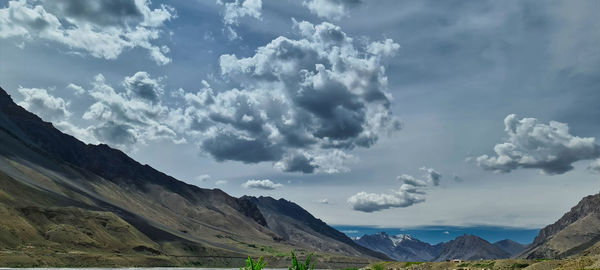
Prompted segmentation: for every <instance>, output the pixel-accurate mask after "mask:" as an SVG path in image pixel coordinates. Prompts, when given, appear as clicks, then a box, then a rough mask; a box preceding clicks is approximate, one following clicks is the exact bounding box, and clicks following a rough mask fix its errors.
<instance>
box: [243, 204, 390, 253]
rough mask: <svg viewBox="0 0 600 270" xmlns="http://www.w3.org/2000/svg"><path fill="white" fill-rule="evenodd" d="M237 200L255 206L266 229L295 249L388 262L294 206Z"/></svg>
mask: <svg viewBox="0 0 600 270" xmlns="http://www.w3.org/2000/svg"><path fill="white" fill-rule="evenodd" d="M240 199H241V200H247V201H249V202H251V203H252V204H255V205H257V206H258V209H259V210H260V212H261V213H262V214H263V216H264V217H265V219H266V222H267V226H268V227H269V228H270V229H271V230H273V231H274V232H275V233H277V234H278V235H279V236H281V237H282V238H283V239H284V240H286V241H289V242H290V243H293V244H294V245H295V246H300V247H304V248H306V249H312V248H313V247H315V246H318V247H319V250H321V251H326V252H333V253H342V254H349V255H354V256H361V255H364V254H368V255H370V256H373V257H376V258H379V259H383V260H389V258H388V257H387V256H386V255H384V254H382V253H379V252H375V251H373V250H371V249H368V248H365V247H363V246H360V245H358V244H356V243H354V241H352V239H350V238H348V236H346V235H345V234H343V233H342V232H340V231H338V230H336V229H334V228H332V227H330V226H329V225H327V224H326V223H325V222H323V221H322V220H320V219H317V218H315V217H314V216H313V215H311V214H310V213H309V212H308V211H306V210H304V209H303V208H302V207H300V206H299V205H297V204H295V203H293V202H290V201H288V200H285V199H279V200H275V199H273V198H271V197H262V196H261V197H258V198H257V197H250V196H244V197H242V198H240Z"/></svg>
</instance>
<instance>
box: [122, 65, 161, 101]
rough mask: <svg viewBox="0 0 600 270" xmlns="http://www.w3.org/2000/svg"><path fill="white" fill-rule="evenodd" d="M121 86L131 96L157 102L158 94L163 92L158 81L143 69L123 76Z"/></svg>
mask: <svg viewBox="0 0 600 270" xmlns="http://www.w3.org/2000/svg"><path fill="white" fill-rule="evenodd" d="M123 86H124V87H125V89H126V90H127V92H128V94H129V95H130V96H131V97H137V98H141V99H146V100H149V101H151V102H153V103H157V102H158V98H159V96H160V95H162V94H163V92H164V91H163V89H162V86H161V85H160V83H159V81H158V80H156V79H153V78H151V77H150V74H148V73H147V72H144V71H139V72H137V73H135V74H134V75H133V76H131V77H125V80H123Z"/></svg>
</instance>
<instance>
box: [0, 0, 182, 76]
mask: <svg viewBox="0 0 600 270" xmlns="http://www.w3.org/2000/svg"><path fill="white" fill-rule="evenodd" d="M149 5H150V2H149V1H147V0H135V1H134V0H124V1H113V0H105V1H79V0H60V1H51V0H42V1H33V0H14V1H9V2H8V6H7V7H6V8H2V9H0V38H10V37H21V38H23V39H24V40H25V41H31V40H35V39H43V40H50V41H53V42H57V43H60V44H62V45H65V46H66V47H68V48H69V49H72V50H75V51H77V52H87V53H88V54H90V55H91V56H93V57H97V58H104V59H116V58H117V57H118V56H119V55H120V54H121V53H122V52H123V51H124V50H126V49H132V48H136V47H140V48H144V49H146V50H147V51H148V52H149V55H150V58H151V59H152V60H154V61H155V62H156V63H157V64H159V65H165V64H168V63H169V62H170V61H171V59H170V58H169V57H167V56H166V55H165V54H166V53H168V51H169V48H168V47H167V46H165V45H163V46H159V45H155V44H154V41H155V40H158V39H160V36H161V33H162V27H163V26H164V23H165V22H166V21H169V20H171V19H172V18H174V17H175V16H176V15H175V10H174V9H173V8H171V7H169V6H166V5H161V6H160V8H157V9H154V10H151V9H150V8H149Z"/></svg>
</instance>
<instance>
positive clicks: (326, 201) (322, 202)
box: [317, 198, 329, 204]
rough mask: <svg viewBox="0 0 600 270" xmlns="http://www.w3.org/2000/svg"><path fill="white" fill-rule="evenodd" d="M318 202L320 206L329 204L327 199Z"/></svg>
mask: <svg viewBox="0 0 600 270" xmlns="http://www.w3.org/2000/svg"><path fill="white" fill-rule="evenodd" d="M317 202H318V203H320V204H329V200H328V199H327V198H325V199H321V200H318V201H317Z"/></svg>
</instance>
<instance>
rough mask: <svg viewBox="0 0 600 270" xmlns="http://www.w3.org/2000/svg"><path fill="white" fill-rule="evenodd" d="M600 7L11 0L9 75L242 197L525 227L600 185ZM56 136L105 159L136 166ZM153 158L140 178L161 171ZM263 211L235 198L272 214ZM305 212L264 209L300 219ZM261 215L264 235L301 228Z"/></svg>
mask: <svg viewBox="0 0 600 270" xmlns="http://www.w3.org/2000/svg"><path fill="white" fill-rule="evenodd" d="M599 12H600V7H599V5H598V3H597V2H596V1H593V0H590V1H569V2H566V1H552V2H532V1H511V2H508V3H507V2H500V1H443V2H440V1H397V0H378V1H359V0H353V1H350V0H304V1H296V0H193V1H190V0H171V1H159V0H152V1H150V0H123V1H109V0H99V1H76V0H61V1H51V0H0V86H1V87H2V89H4V90H5V91H6V92H7V93H8V94H9V95H10V100H14V102H15V103H16V104H17V105H18V106H20V107H21V108H22V109H23V110H26V111H29V112H31V113H34V114H36V115H38V116H39V117H40V118H41V119H42V120H43V121H46V122H50V123H52V126H53V127H54V128H56V129H57V130H58V131H60V132H63V133H65V134H69V135H71V136H73V137H74V138H76V139H77V140H80V141H82V142H83V143H86V144H92V145H102V147H107V148H106V149H108V147H109V148H110V149H118V150H119V151H122V152H123V154H124V155H128V156H129V157H131V160H135V162H136V163H137V162H139V164H148V166H151V167H152V168H154V169H156V170H157V171H160V172H164V173H165V174H167V175H169V176H172V177H173V178H174V179H178V180H181V181H183V182H184V183H186V184H190V185H193V186H197V187H200V188H203V189H215V188H216V189H220V190H222V191H223V192H225V193H226V194H227V196H230V197H231V198H234V199H235V200H234V199H232V200H234V201H235V202H234V201H232V202H231V204H230V206H231V207H230V208H231V209H229V208H227V211H230V210H231V211H234V210H235V211H238V210H240V211H241V210H244V209H246V208H244V207H242V206H248V205H250V206H248V207H250V208H248V209H252V211H254V210H255V207H254V205H253V204H248V205H245V204H244V202H238V201H237V200H238V199H239V198H241V197H242V196H244V195H248V196H252V197H257V198H260V196H264V197H273V198H275V199H277V200H278V199H280V198H284V199H285V201H290V202H293V203H295V204H296V205H297V206H298V207H300V209H303V210H306V212H308V213H310V214H309V215H311V217H313V218H315V219H321V220H322V222H324V223H323V224H325V225H327V224H336V226H335V228H336V229H338V230H339V231H342V232H345V233H346V235H347V236H350V237H360V236H363V235H364V234H376V233H378V232H381V231H384V232H387V233H388V234H389V235H398V234H403V235H410V236H411V237H414V238H415V239H419V240H420V241H423V242H426V243H430V244H437V243H439V242H447V241H450V240H453V239H455V238H456V237H458V236H462V235H464V234H469V235H470V234H473V235H477V236H479V237H481V238H482V239H484V240H486V241H489V242H495V241H499V240H503V239H511V240H514V241H516V242H518V243H521V244H527V243H531V242H532V241H533V239H534V238H535V237H536V235H538V232H539V230H540V229H541V228H543V227H544V226H546V225H548V224H552V223H554V222H555V221H556V220H558V219H559V218H560V217H561V216H562V215H563V214H564V213H566V212H568V211H569V209H570V208H571V207H572V206H573V205H576V204H577V202H578V201H579V200H580V199H581V198H583V197H584V196H587V195H590V194H594V193H597V191H598V184H599V181H598V180H599V175H598V173H600V159H599V158H600V142H599V141H598V140H597V138H598V137H599V136H600V126H599V125H598V119H600V107H599V106H598V102H599V101H600V92H599V91H598V89H600V49H599V48H600V35H599V34H598V29H600V17H599V16H598V15H597V14H599ZM6 100H9V99H8V98H6ZM0 105H2V106H7V105H5V104H0ZM6 115H9V112H8V110H7V112H6ZM13 116H14V115H11V116H10V117H9V116H6V117H4V116H0V125H1V126H3V127H5V129H6V131H7V132H11V134H13V135H10V136H8V135H7V136H8V137H6V138H9V137H11V138H12V137H18V138H26V137H29V136H30V135H31V134H29V132H37V131H36V130H37V129H22V128H21V127H19V125H18V124H15V123H13V122H11V121H12V120H10V119H13V118H11V117H13ZM7 119H8V120H7ZM15 121H16V120H15ZM23 125H25V124H23ZM53 134H54V133H53ZM35 135H36V136H37V137H39V138H41V137H44V136H38V135H40V134H38V133H35ZM52 138H54V137H52ZM21 140H22V142H23V143H24V144H26V145H29V144H33V143H34V142H29V141H27V140H25V139H21ZM7 141H8V139H7ZM0 147H3V148H4V149H9V148H8V147H7V146H0ZM35 147H38V146H37V145H36V146H35ZM44 147H50V146H48V145H46V146H44ZM82 147H83V146H82ZM55 148H56V149H59V148H60V146H58V144H57V146H56V147H54V148H52V149H55ZM11 149H12V148H11ZM15 149H16V148H15ZM44 149H45V148H44ZM56 149H55V150H56ZM82 149H83V148H82ZM6 151H7V154H6V155H7V156H8V155H9V154H11V155H12V153H8V150H6ZM44 151H45V150H44ZM106 151H108V150H106ZM58 152H60V151H58V150H57V153H58ZM67 152H68V153H67ZM60 153H61V155H62V154H65V155H67V154H72V155H73V156H69V157H70V159H69V160H67V162H71V163H73V164H75V165H76V166H83V167H84V168H86V169H89V168H94V169H98V171H93V172H94V173H96V174H99V175H100V176H102V177H105V178H106V177H108V176H106V175H104V174H107V175H108V174H109V172H114V171H115V168H119V169H120V171H118V172H115V174H117V173H124V174H125V173H127V174H126V175H127V176H128V177H130V178H131V177H133V176H136V177H138V176H139V175H140V171H132V170H129V171H128V170H127V169H125V168H121V167H119V166H117V165H123V164H124V163H122V162H121V163H120V162H118V160H109V161H110V162H111V164H113V165H114V166H115V167H107V168H106V170H100V169H99V168H100V167H101V166H99V164H100V163H99V162H100V160H103V159H102V158H92V157H90V156H85V155H81V156H79V155H75V154H74V153H79V152H75V151H71V152H69V151H65V153H62V152H60ZM32 155H33V154H32ZM61 157H62V156H61ZM83 161H90V162H91V161H94V162H96V163H93V164H83V163H82V162H83ZM77 162H79V163H77ZM127 164H129V163H127ZM132 164H133V163H132ZM86 166H87V167H86ZM94 166H95V167H94ZM142 166H143V165H142ZM0 169H2V168H0ZM140 170H141V169H140ZM110 176H111V177H112V176H114V175H110ZM138 178H139V179H137V178H135V179H136V181H137V182H135V183H133V184H132V185H133V186H136V187H144V189H141V190H144V191H147V190H152V189H146V188H145V185H146V184H148V183H150V184H156V181H158V180H156V179H154V178H153V179H148V177H142V176H139V177H138ZM142 178H143V179H142ZM128 179H129V178H128ZM38 180H39V179H38ZM23 181H25V180H23ZM129 184H131V183H129ZM177 187H179V184H178V185H177ZM124 190H127V189H124ZM185 190H187V189H185ZM194 190H195V189H194ZM171 191H172V190H171ZM179 191H180V190H175V191H173V192H175V193H176V194H179V193H177V192H179ZM186 192H187V191H186ZM211 194H212V193H211ZM113 195H114V196H113V197H115V198H117V197H119V196H118V195H116V194H113ZM2 196H3V193H2V192H0V198H3V197H2ZM11 196H12V195H11ZM173 196H175V195H173ZM177 196H179V195H177ZM194 196H195V195H194ZM223 196H225V195H223ZM13 197H14V196H13ZM183 197H184V198H186V199H187V197H185V196H183ZM115 198H112V199H115ZM160 198H161V199H163V200H164V202H165V203H167V202H171V203H174V202H182V201H179V199H180V198H179V197H177V199H173V198H171V197H168V198H167V197H164V196H163V197H160ZM223 198H225V197H223ZM226 198H229V197H226ZM112 199H111V200H112ZM265 201H267V202H269V200H267V199H265ZM144 202H146V203H149V202H147V201H144ZM86 203H89V202H86ZM263 203H265V204H266V202H263ZM282 204H283V202H282ZM190 205H192V204H189V205H188V204H186V205H185V206H181V207H179V208H178V207H175V206H174V205H170V207H172V208H178V209H188V208H186V207H191V206H190ZM268 206H269V207H268V208H267V207H266V206H264V205H263V208H264V209H268V210H269V211H273V212H275V213H279V214H281V213H284V214H281V215H287V214H289V213H287V212H285V211H280V210H281V209H279V210H277V211H275V210H272V209H275V208H274V207H275V206H272V205H270V204H269V205H268ZM137 207H139V209H144V211H149V212H147V213H146V214H147V215H148V216H150V210H152V209H151V207H150V206H148V205H144V204H143V203H141V202H138V204H136V209H138V208H137ZM228 207H229V206H228ZM236 207H237V208H236ZM238 208H239V209H238ZM169 209H171V208H169ZM232 209H233V210H232ZM264 209H263V210H264ZM294 209H296V208H294ZM162 210H164V212H161V213H163V214H165V215H166V214H168V213H169V212H168V211H167V210H165V209H162ZM162 210H161V211H162ZM246 210H247V209H246ZM140 211H141V210H140ZM190 211H192V210H190ZM194 211H195V210H194ZM206 211H209V212H210V211H213V210H206ZM223 211H224V212H225V213H228V212H227V211H225V210H223ZM252 211H251V213H250V214H249V213H243V212H244V211H242V212H240V213H241V214H239V213H238V212H239V211H238V212H235V213H236V217H238V216H237V215H238V214H239V218H240V219H242V217H246V216H245V215H244V214H248V215H250V216H252V217H253V218H257V219H258V220H259V221H260V220H261V219H260V218H259V217H258V215H255V216H253V214H252V213H254V214H256V213H258V212H256V211H254V212H252ZM257 211H258V210H257ZM133 212H135V211H133ZM194 213H196V212H194ZM210 213H213V212H210ZM215 213H216V212H215ZM303 213H304V212H303ZM182 215H183V214H182ZM198 215H200V214H198ZM215 215H216V214H215ZM184 216H185V215H184ZM306 216H307V215H305V216H302V217H306ZM288 217H289V216H288ZM289 218H290V220H287V219H284V220H277V219H275V218H269V217H265V218H264V220H263V221H264V222H267V221H269V220H270V221H271V222H272V223H273V222H276V221H277V222H281V223H285V224H296V223H301V222H300V221H298V218H299V217H297V216H293V215H292V217H289ZM167 220H169V219H168V218H166V217H165V218H164V220H162V221H161V222H163V221H164V222H165V224H166V223H168V222H167ZM252 220H253V221H252ZM252 220H251V221H249V222H250V223H252V224H251V225H248V226H251V227H252V228H255V229H256V230H257V231H256V232H253V233H255V234H256V235H260V237H262V238H261V239H263V238H264V239H267V240H264V239H263V240H264V241H272V239H273V237H275V236H273V235H271V233H272V232H275V233H276V234H277V233H280V234H283V232H287V230H285V228H283V229H281V230H276V229H274V228H270V229H269V230H271V229H272V231H261V230H263V227H261V226H263V225H265V224H260V222H258V221H256V220H254V219H252ZM255 221H256V222H255ZM257 222H258V223H257ZM261 222H262V221H261ZM264 222H263V223H264ZM311 222H314V224H321V223H319V222H317V221H315V220H313V219H311ZM255 223H256V224H255ZM182 224H184V223H182ZM211 224H212V223H211ZM257 224H258V225H257ZM311 224H313V223H311ZM565 224H566V223H565ZM569 224H571V223H569ZM586 224H587V223H586ZM167 225H168V226H171V225H173V224H167ZM184 225H185V226H188V225H189V224H188V223H185V224H184ZM213 225H214V226H217V225H215V224H212V225H211V226H213ZM325 225H324V226H325ZM182 226H183V225H182ZM314 226H317V225H314ZM319 226H321V225H319ZM317 227H318V226H317ZM169 228H171V227H169ZM382 228H405V229H382ZM171 229H173V230H175V232H174V233H175V234H179V233H182V232H181V231H188V232H192V230H191V229H189V228H187V227H186V228H184V229H182V228H176V226H175V227H172V228H171ZM304 229H305V230H304ZM304 229H303V230H304V232H306V235H303V237H306V239H308V238H310V237H312V236H311V235H313V234H312V233H313V231H317V232H318V233H323V234H326V235H330V236H331V237H334V238H335V239H338V240H339V241H340V243H343V244H340V245H341V246H342V247H341V248H340V247H335V246H328V248H330V249H331V250H335V249H336V248H338V249H340V250H343V251H344V252H346V253H347V254H352V252H355V253H360V252H362V251H360V250H358V251H357V248H358V249H360V247H356V246H354V243H353V242H347V241H348V239H349V238H348V239H347V237H345V236H344V235H340V234H337V233H335V232H333V231H331V230H330V228H329V227H326V228H325V227H318V230H317V229H314V228H312V227H311V228H310V229H307V228H304ZM177 230H180V231H179V232H177ZM198 230H199V229H198ZM265 230H266V229H265ZM170 233H173V232H170ZM280 236H281V235H280ZM280 236H278V237H280ZM82 237H83V236H82ZM211 237H213V236H211ZM291 238H292V237H291V236H290V239H291ZM317 238H318V237H317ZM269 239H270V240H269ZM277 239H278V238H277ZM302 239H304V238H302ZM310 239H312V240H314V241H317V240H318V239H314V238H310ZM340 239H341V240H340ZM213 240H214V239H213ZM312 240H311V241H312ZM144 241H146V240H144ZM219 241H220V240H219ZM223 241H224V240H223ZM298 241H299V240H298ZM344 241H346V242H344ZM244 243H246V242H244ZM540 243H541V242H540ZM290 245H292V244H290ZM293 245H296V244H293ZM0 247H1V245H0ZM286 247H287V246H286ZM153 249H156V250H159V249H158V248H157V247H153ZM263 249H264V248H263ZM544 252H546V253H540V254H551V251H547V250H544ZM552 252H553V251H552ZM557 252H558V251H557ZM560 252H564V251H562V250H561V251H560ZM561 254H562V253H561ZM371 255H373V254H371ZM374 256H375V255H374ZM377 256H378V255H377Z"/></svg>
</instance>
